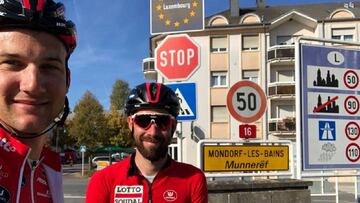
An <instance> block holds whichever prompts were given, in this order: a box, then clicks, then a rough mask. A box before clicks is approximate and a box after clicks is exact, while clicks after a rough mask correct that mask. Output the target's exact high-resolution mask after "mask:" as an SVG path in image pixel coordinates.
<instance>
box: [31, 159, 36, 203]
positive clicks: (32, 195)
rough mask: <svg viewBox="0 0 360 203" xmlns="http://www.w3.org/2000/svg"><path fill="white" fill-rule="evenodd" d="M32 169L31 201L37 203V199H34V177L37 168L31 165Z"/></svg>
mask: <svg viewBox="0 0 360 203" xmlns="http://www.w3.org/2000/svg"><path fill="white" fill-rule="evenodd" d="M30 168H31V174H30V194H31V201H32V203H35V197H34V175H35V170H36V166H33V165H32V164H31V166H30Z"/></svg>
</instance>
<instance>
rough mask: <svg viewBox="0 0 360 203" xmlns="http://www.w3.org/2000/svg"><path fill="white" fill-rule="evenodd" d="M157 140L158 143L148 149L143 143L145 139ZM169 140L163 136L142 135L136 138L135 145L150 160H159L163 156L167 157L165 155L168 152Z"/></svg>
mask: <svg viewBox="0 0 360 203" xmlns="http://www.w3.org/2000/svg"><path fill="white" fill-rule="evenodd" d="M144 140H146V141H151V140H153V141H155V142H158V145H157V146H155V147H152V148H148V149H146V148H145V147H144V145H143V141H144ZM168 144H169V143H168V140H166V139H164V138H162V137H155V138H150V137H140V138H139V140H135V146H136V148H137V149H138V150H139V152H140V153H141V155H142V156H143V157H145V158H146V159H148V160H150V161H159V160H160V159H162V158H165V156H166V155H167V153H168Z"/></svg>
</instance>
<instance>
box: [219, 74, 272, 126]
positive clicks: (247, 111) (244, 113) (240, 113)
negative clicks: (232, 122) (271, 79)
mask: <svg viewBox="0 0 360 203" xmlns="http://www.w3.org/2000/svg"><path fill="white" fill-rule="evenodd" d="M226 103H227V108H228V110H229V112H230V114H231V115H232V116H233V117H234V118H235V119H236V120H238V121H240V122H243V123H252V122H254V121H257V120H259V119H260V118H261V116H262V115H263V114H264V112H265V109H266V96H265V93H264V91H263V90H262V89H261V87H260V86H259V85H258V84H256V83H254V82H251V81H247V80H246V81H244V80H243V81H239V82H237V83H235V84H234V85H233V86H232V87H231V88H230V90H229V92H228V94H227V99H226Z"/></svg>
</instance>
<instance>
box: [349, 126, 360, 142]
mask: <svg viewBox="0 0 360 203" xmlns="http://www.w3.org/2000/svg"><path fill="white" fill-rule="evenodd" d="M349 127H353V128H356V129H357V132H356V131H355V132H356V133H357V134H356V135H355V137H353V136H352V135H350V132H349V130H348V128H349ZM354 130H355V129H354ZM359 130H360V127H359V125H358V124H357V123H356V122H354V121H351V122H349V123H348V124H346V126H345V135H346V137H347V138H349V140H357V139H358V138H359V136H360V133H359Z"/></svg>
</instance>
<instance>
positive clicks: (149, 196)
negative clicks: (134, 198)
mask: <svg viewBox="0 0 360 203" xmlns="http://www.w3.org/2000/svg"><path fill="white" fill-rule="evenodd" d="M145 180H146V182H147V184H148V187H149V194H148V203H152V188H151V186H152V184H151V183H150V182H149V181H148V180H147V179H146V178H145Z"/></svg>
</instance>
